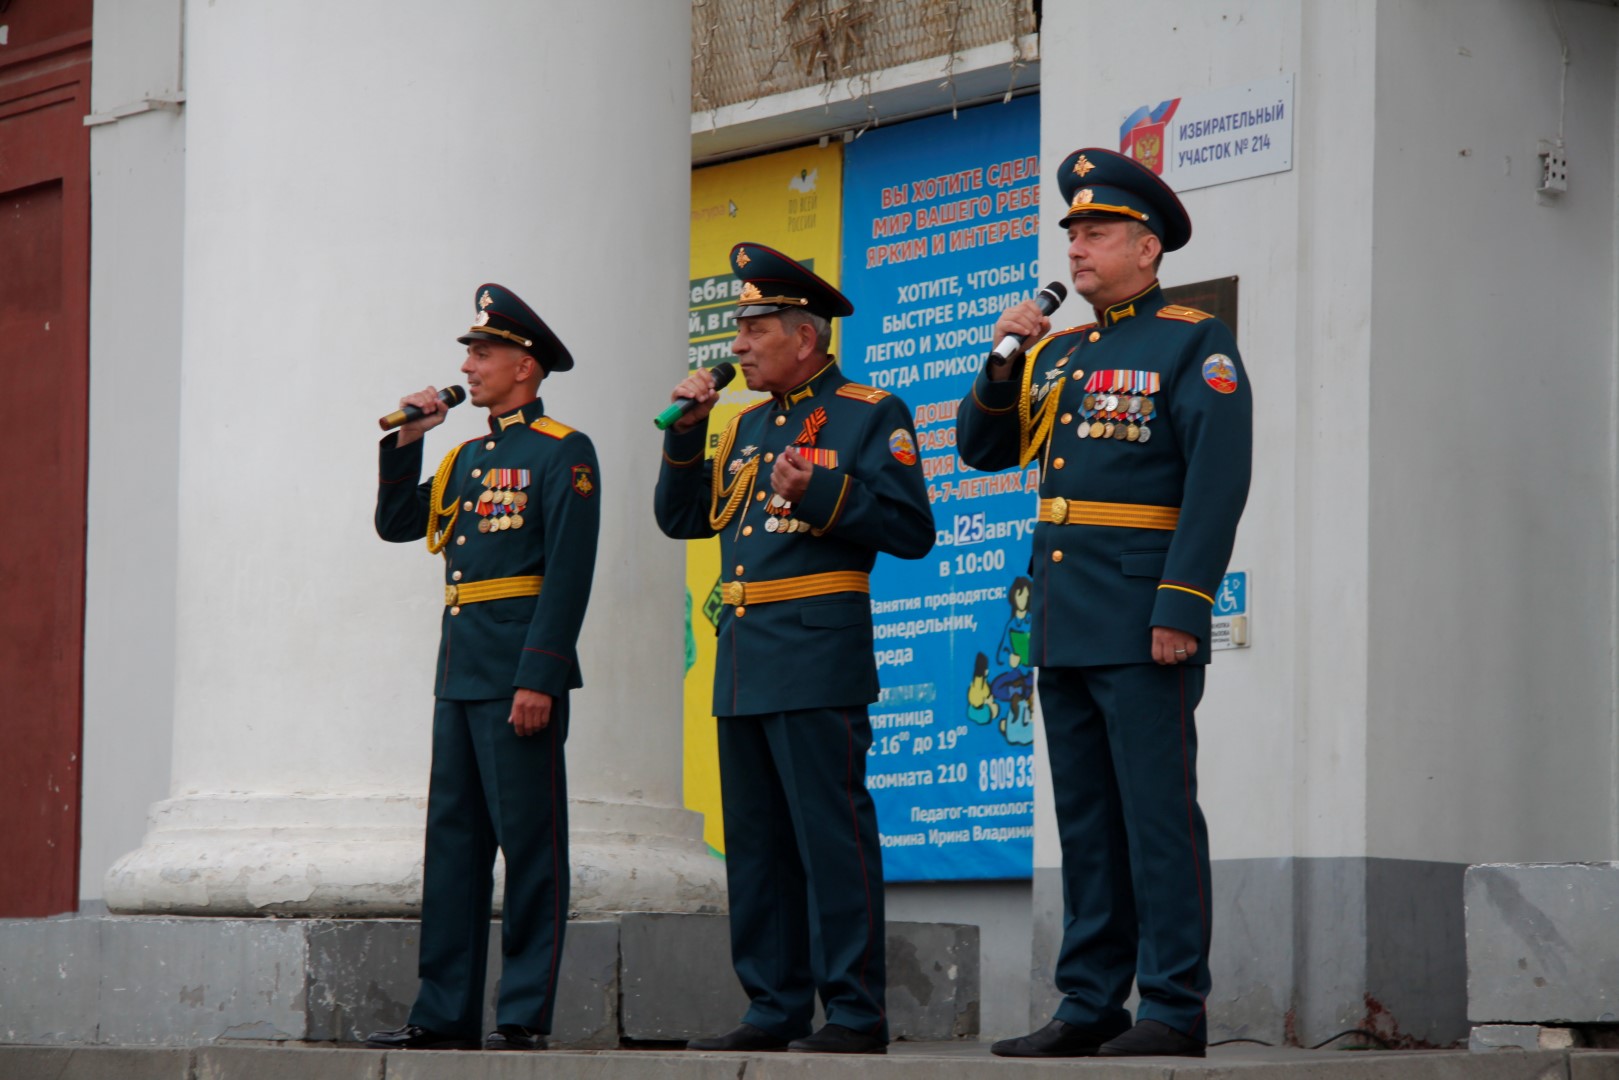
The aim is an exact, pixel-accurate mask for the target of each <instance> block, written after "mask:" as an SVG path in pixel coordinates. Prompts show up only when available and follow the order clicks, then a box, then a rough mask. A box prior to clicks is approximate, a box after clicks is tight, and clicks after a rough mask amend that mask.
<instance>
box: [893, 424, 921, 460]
mask: <svg viewBox="0 0 1619 1080" xmlns="http://www.w3.org/2000/svg"><path fill="white" fill-rule="evenodd" d="M888 452H889V453H890V454H893V455H894V460H895V461H897V462H899V463H900V464H901V465H915V464H916V440H915V439H912V438H911V433H910V432H909V431H906V430H905V429H904V428H895V429H894V430H893V431H892V432H891V433H890V434H889V436H888Z"/></svg>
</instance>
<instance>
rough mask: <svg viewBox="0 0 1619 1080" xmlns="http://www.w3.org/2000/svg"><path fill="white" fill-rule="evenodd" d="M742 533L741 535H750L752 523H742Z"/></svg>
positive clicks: (751, 533)
mask: <svg viewBox="0 0 1619 1080" xmlns="http://www.w3.org/2000/svg"><path fill="white" fill-rule="evenodd" d="M742 535H743V536H752V535H753V526H752V525H744V526H742Z"/></svg>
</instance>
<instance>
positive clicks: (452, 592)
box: [444, 585, 461, 607]
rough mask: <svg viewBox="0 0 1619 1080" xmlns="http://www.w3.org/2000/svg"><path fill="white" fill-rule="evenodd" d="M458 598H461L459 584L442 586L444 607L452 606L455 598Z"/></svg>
mask: <svg viewBox="0 0 1619 1080" xmlns="http://www.w3.org/2000/svg"><path fill="white" fill-rule="evenodd" d="M460 598H461V586H459V585H446V586H444V604H445V606H446V607H450V606H453V605H454V604H455V602H456V601H457V600H459V599H460Z"/></svg>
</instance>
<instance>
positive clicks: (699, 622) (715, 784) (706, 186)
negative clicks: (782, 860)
mask: <svg viewBox="0 0 1619 1080" xmlns="http://www.w3.org/2000/svg"><path fill="white" fill-rule="evenodd" d="M842 192H843V145H842V144H841V143H833V144H831V145H830V146H827V147H825V148H820V147H805V148H803V149H799V150H785V151H783V152H781V153H779V154H768V155H766V156H764V157H756V158H748V159H746V160H744V161H733V162H727V163H726V164H724V165H711V166H708V167H707V168H703V169H695V170H693V171H692V174H691V293H690V300H691V308H690V314H689V316H688V319H687V344H686V366H687V368H688V370H690V369H695V368H698V367H713V366H714V365H715V364H718V363H721V362H723V361H726V360H729V359H730V358H731V339H732V338H734V337H735V336H736V320H735V311H736V295H737V293H738V292H740V291H741V287H740V284H739V283H737V282H736V279H735V278H734V277H733V276H732V274H731V261H730V255H731V248H732V247H734V246H735V245H736V244H738V243H740V242H741V241H743V240H747V241H751V242H753V243H757V244H763V245H765V246H766V247H771V248H775V249H776V250H777V251H779V252H781V253H782V254H784V255H788V256H791V257H792V258H794V259H797V260H798V261H799V262H801V263H804V264H805V265H806V266H808V267H810V269H812V270H814V271H815V273H816V274H818V275H820V276H821V277H822V278H825V279H826V280H827V281H829V282H831V283H832V284H833V285H837V284H838V256H839V249H838V243H839V231H840V224H841V223H840V221H839V211H840V209H841V205H842ZM833 325H834V330H833V341H832V347H833V350H834V351H836V349H837V341H838V334H837V330H836V329H835V327H836V323H834V324H833ZM759 396H760V395H758V394H754V393H752V392H750V391H749V390H747V388H746V387H744V386H743V384H742V380H741V379H740V378H738V379H737V380H736V381H735V382H733V383H732V384H731V386H730V387H729V388H727V389H726V390H725V391H724V393H723V394H722V395H721V399H720V403H719V405H718V406H716V407H715V409H714V412H713V413H712V414H711V415H710V417H709V424H708V437H709V442H708V446H709V451H710V452H712V451H713V449H714V445H715V443H716V442H718V440H719V435H720V433H721V432H723V431H724V430H725V425H726V424H727V423H729V422H730V420H731V417H733V416H735V415H736V413H737V412H738V411H739V410H740V409H742V408H744V407H745V406H747V405H750V404H752V403H753V402H754V401H757V400H758V399H759ZM719 581H720V545H719V541H718V540H714V539H710V540H696V541H692V542H691V543H689V544H687V545H686V610H687V621H686V692H685V718H686V768H685V789H686V806H687V808H688V809H691V810H695V811H697V812H698V813H699V814H702V815H703V838H704V839H705V840H706V841H707V842H708V845H709V847H711V848H713V849H714V850H715V851H718V852H724V850H725V837H724V823H723V822H722V820H721V818H720V775H719V757H718V753H717V749H716V742H715V737H714V715H713V712H712V711H711V710H712V708H713V693H714V627H715V625H716V623H717V621H718V618H719Z"/></svg>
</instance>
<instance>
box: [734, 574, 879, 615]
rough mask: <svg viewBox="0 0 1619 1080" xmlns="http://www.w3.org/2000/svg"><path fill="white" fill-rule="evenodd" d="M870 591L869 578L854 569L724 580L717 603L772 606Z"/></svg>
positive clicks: (741, 605) (737, 605) (735, 605)
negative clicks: (764, 579) (777, 603)
mask: <svg viewBox="0 0 1619 1080" xmlns="http://www.w3.org/2000/svg"><path fill="white" fill-rule="evenodd" d="M840 592H863V593H869V592H871V575H870V574H863V573H861V572H859V571H858V570H834V571H832V572H831V573H827V574H804V575H802V576H800V577H787V578H777V579H776V580H775V581H727V582H725V583H724V585H722V586H721V590H720V593H721V600H722V601H723V602H724V603H727V604H730V605H731V606H732V607H738V608H740V607H743V606H745V605H747V604H773V603H775V602H776V601H778V600H802V599H804V598H805V597H806V596H826V595H827V594H828V593H840Z"/></svg>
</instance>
